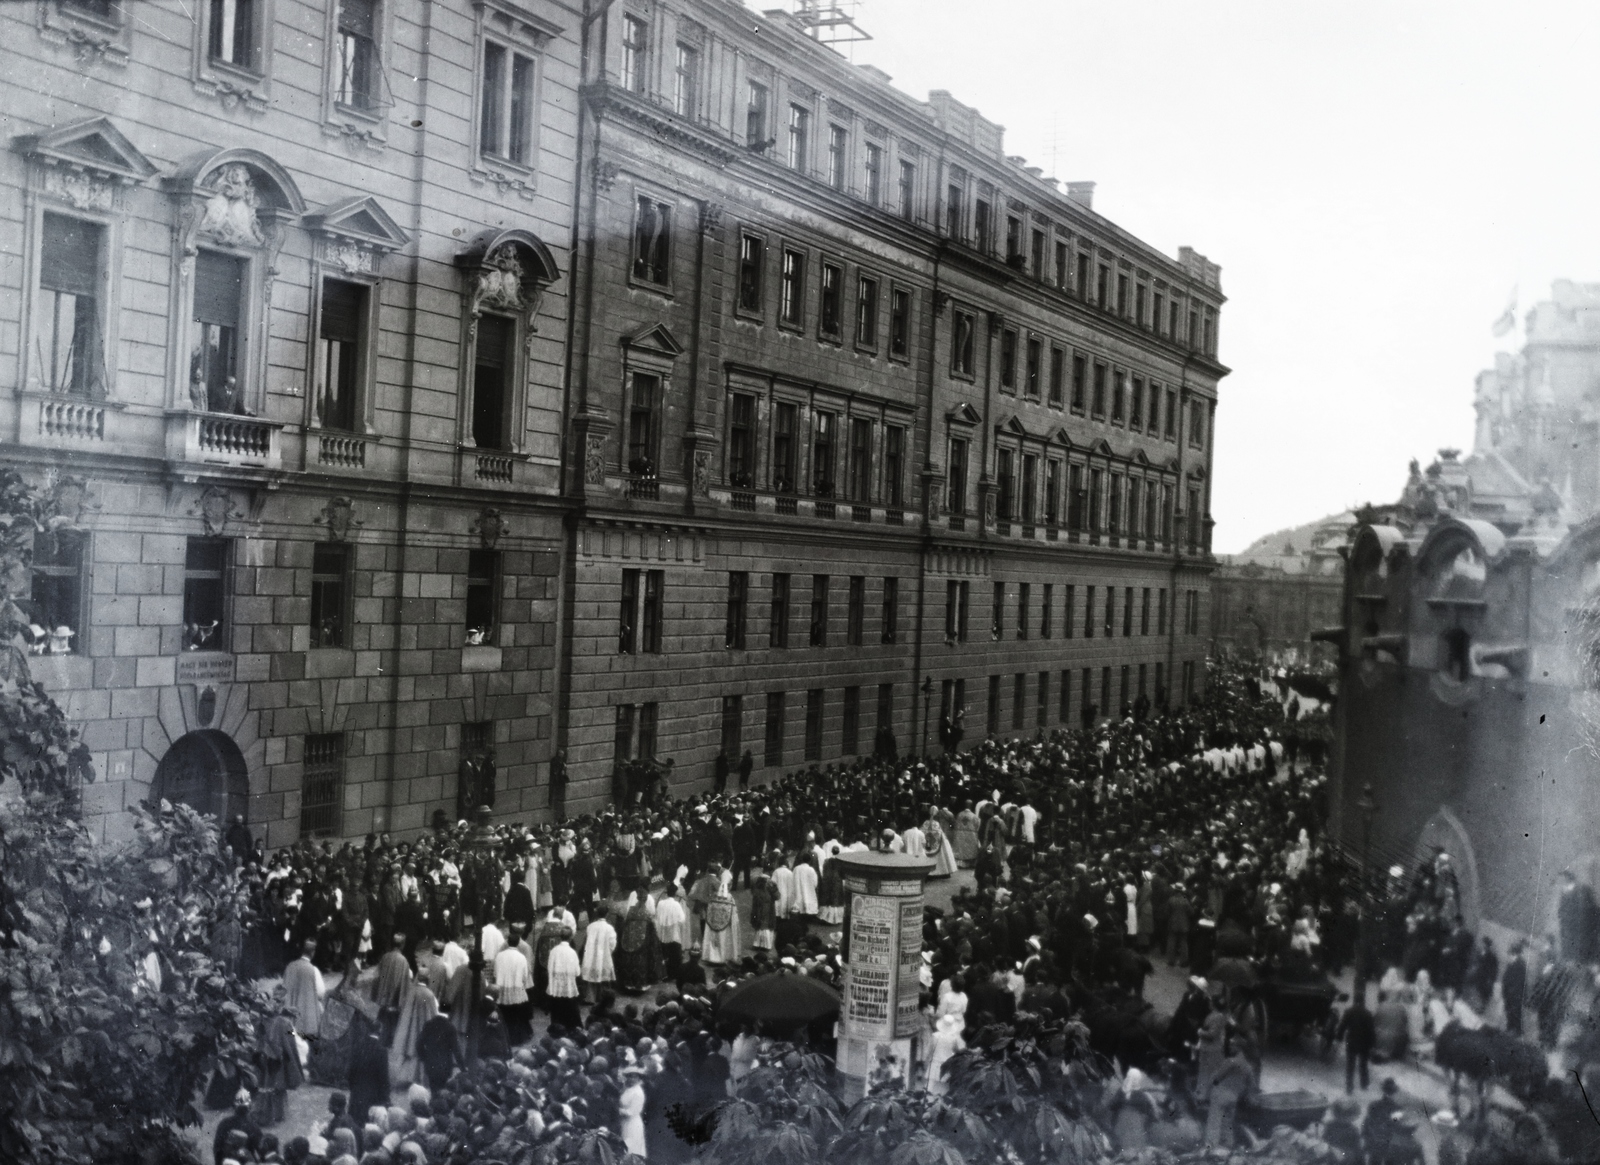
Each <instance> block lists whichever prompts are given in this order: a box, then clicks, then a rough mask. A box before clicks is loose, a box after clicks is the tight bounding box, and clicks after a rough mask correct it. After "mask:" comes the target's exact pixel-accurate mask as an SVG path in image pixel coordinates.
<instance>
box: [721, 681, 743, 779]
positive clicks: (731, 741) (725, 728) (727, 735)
mask: <svg viewBox="0 0 1600 1165" xmlns="http://www.w3.org/2000/svg"><path fill="white" fill-rule="evenodd" d="M743 752H744V697H743V696H742V695H738V694H734V695H732V696H724V697H722V755H723V757H724V758H726V760H727V762H728V764H729V765H730V766H732V765H736V764H738V763H739V758H740V756H741V754H742V753H743Z"/></svg>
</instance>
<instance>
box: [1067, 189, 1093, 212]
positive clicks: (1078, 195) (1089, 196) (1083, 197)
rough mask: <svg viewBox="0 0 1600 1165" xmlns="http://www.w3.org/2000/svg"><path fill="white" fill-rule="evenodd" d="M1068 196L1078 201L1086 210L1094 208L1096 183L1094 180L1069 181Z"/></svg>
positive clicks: (1073, 200) (1071, 199)
mask: <svg viewBox="0 0 1600 1165" xmlns="http://www.w3.org/2000/svg"><path fill="white" fill-rule="evenodd" d="M1067 198H1068V199H1069V200H1070V201H1072V202H1076V203H1077V204H1078V205H1079V206H1081V207H1083V209H1084V210H1093V209H1094V183H1093V182H1068V183H1067Z"/></svg>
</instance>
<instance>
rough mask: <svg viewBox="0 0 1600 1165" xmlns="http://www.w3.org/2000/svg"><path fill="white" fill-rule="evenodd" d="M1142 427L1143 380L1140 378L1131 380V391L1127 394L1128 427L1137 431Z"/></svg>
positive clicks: (1136, 377)
mask: <svg viewBox="0 0 1600 1165" xmlns="http://www.w3.org/2000/svg"><path fill="white" fill-rule="evenodd" d="M1143 426H1144V380H1143V379H1142V378H1141V377H1138V376H1135V377H1134V378H1133V389H1132V391H1130V392H1129V393H1128V427H1129V428H1130V429H1139V428H1142V427H1143Z"/></svg>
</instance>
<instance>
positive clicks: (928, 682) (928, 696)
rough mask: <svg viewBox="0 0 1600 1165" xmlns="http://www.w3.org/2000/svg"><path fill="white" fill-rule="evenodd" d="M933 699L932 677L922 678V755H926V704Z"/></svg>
mask: <svg viewBox="0 0 1600 1165" xmlns="http://www.w3.org/2000/svg"><path fill="white" fill-rule="evenodd" d="M932 699H933V677H932V676H923V677H922V755H923V756H927V755H928V703H929V701H931V700H932Z"/></svg>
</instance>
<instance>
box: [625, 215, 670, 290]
mask: <svg viewBox="0 0 1600 1165" xmlns="http://www.w3.org/2000/svg"><path fill="white" fill-rule="evenodd" d="M671 244H672V207H670V206H668V205H667V204H666V203H665V202H657V201H656V200H655V199H653V198H649V197H647V196H644V195H640V197H639V205H638V211H637V216H636V220H635V222H634V228H633V277H634V278H635V279H642V280H644V281H645V282H646V283H655V284H659V285H662V286H665V284H666V283H667V280H668V263H669V262H670V261H671V257H672V245H671Z"/></svg>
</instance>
